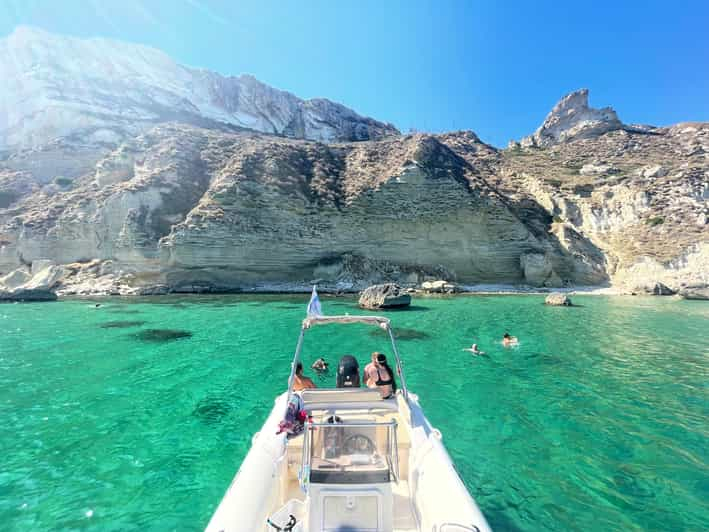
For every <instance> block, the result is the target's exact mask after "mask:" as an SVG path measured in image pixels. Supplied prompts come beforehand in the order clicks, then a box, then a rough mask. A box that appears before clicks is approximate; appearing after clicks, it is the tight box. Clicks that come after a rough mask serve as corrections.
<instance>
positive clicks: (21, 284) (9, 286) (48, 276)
mask: <svg viewBox="0 0 709 532" xmlns="http://www.w3.org/2000/svg"><path fill="white" fill-rule="evenodd" d="M62 273H63V271H62V268H60V267H58V266H56V265H54V264H52V263H51V262H49V261H37V264H32V267H31V268H30V269H29V271H28V270H27V269H24V268H19V269H17V270H14V271H12V272H10V273H8V274H7V275H4V276H3V277H0V301H53V300H55V299H57V295H56V294H55V292H54V288H55V287H56V285H57V283H58V282H59V279H60V278H61V276H62Z"/></svg>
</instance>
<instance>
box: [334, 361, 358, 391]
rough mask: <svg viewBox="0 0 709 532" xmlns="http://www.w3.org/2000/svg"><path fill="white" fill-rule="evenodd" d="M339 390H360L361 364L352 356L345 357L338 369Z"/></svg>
mask: <svg viewBox="0 0 709 532" xmlns="http://www.w3.org/2000/svg"><path fill="white" fill-rule="evenodd" d="M337 387H338V388H359V363H358V362H357V359H356V358H355V357H353V356H352V355H344V356H343V357H342V358H341V359H340V364H339V365H338V367H337Z"/></svg>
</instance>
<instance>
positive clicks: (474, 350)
mask: <svg viewBox="0 0 709 532" xmlns="http://www.w3.org/2000/svg"><path fill="white" fill-rule="evenodd" d="M463 351H470V352H471V353H472V354H474V355H484V354H485V351H480V349H478V344H473V345H472V347H466V348H465V349H463Z"/></svg>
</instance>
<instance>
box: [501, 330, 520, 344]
mask: <svg viewBox="0 0 709 532" xmlns="http://www.w3.org/2000/svg"><path fill="white" fill-rule="evenodd" d="M518 343H519V340H517V337H516V336H510V333H505V334H504V336H503V337H502V345H503V346H505V347H511V346H513V345H517V344H518Z"/></svg>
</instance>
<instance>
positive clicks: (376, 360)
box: [365, 353, 396, 399]
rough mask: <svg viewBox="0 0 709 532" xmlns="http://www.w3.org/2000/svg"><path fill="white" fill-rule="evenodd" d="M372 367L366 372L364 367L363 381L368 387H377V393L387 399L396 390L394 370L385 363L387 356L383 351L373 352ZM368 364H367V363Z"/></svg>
mask: <svg viewBox="0 0 709 532" xmlns="http://www.w3.org/2000/svg"><path fill="white" fill-rule="evenodd" d="M373 355H376V356H373V357H372V358H373V364H374V366H373V368H371V369H370V371H369V372H367V370H366V368H365V378H366V380H365V383H366V384H367V387H368V388H379V393H380V394H381V395H382V399H389V398H391V397H393V396H394V393H395V392H396V381H395V380H394V372H393V371H392V369H391V367H389V364H388V363H387V357H386V355H384V353H374V354H373ZM367 366H369V364H367Z"/></svg>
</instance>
